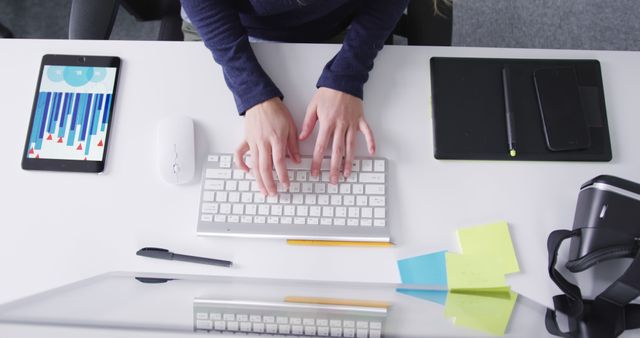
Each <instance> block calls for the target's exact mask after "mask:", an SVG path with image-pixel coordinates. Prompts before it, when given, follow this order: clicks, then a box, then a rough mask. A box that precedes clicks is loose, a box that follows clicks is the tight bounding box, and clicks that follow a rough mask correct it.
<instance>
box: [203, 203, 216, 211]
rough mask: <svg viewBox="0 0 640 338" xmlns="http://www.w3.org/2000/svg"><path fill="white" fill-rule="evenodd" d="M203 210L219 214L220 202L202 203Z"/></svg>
mask: <svg viewBox="0 0 640 338" xmlns="http://www.w3.org/2000/svg"><path fill="white" fill-rule="evenodd" d="M202 212H203V213H207V214H217V213H218V203H202Z"/></svg>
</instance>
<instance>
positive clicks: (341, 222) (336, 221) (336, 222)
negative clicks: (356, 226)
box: [333, 218, 346, 226]
mask: <svg viewBox="0 0 640 338" xmlns="http://www.w3.org/2000/svg"><path fill="white" fill-rule="evenodd" d="M345 224H346V220H345V219H344V218H334V219H333V225H338V226H343V225H345Z"/></svg>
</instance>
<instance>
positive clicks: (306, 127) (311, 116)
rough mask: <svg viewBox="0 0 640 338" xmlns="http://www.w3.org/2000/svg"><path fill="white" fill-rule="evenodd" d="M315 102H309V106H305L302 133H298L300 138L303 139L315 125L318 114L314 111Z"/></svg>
mask: <svg viewBox="0 0 640 338" xmlns="http://www.w3.org/2000/svg"><path fill="white" fill-rule="evenodd" d="M316 108H317V106H316V104H315V103H313V102H311V103H310V104H309V106H307V113H306V114H305V116H304V121H303V122H302V133H300V140H305V139H306V138H307V137H309V135H311V132H312V131H313V128H315V127H316V122H317V121H318V114H317V112H316Z"/></svg>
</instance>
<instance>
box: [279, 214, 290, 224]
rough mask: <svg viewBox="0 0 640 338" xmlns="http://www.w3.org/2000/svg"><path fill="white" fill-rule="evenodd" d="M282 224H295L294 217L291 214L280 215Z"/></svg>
mask: <svg viewBox="0 0 640 338" xmlns="http://www.w3.org/2000/svg"><path fill="white" fill-rule="evenodd" d="M280 224H293V218H291V217H289V216H284V217H280Z"/></svg>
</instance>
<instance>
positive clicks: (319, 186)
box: [315, 183, 327, 194]
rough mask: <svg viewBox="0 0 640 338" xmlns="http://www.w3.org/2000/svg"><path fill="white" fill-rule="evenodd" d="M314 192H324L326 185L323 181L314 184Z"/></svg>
mask: <svg viewBox="0 0 640 338" xmlns="http://www.w3.org/2000/svg"><path fill="white" fill-rule="evenodd" d="M315 189H316V194H324V193H325V192H326V191H327V185H326V184H325V183H316V184H315Z"/></svg>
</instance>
